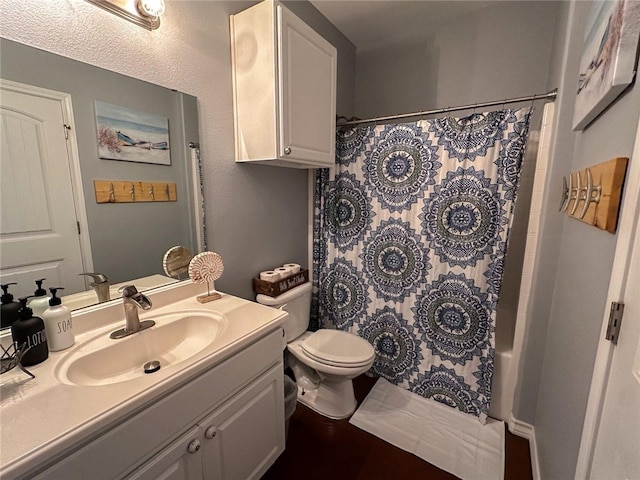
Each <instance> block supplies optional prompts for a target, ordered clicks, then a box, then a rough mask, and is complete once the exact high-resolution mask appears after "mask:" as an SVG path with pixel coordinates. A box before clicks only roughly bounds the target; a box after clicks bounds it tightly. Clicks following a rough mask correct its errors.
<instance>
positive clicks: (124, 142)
mask: <svg viewBox="0 0 640 480" xmlns="http://www.w3.org/2000/svg"><path fill="white" fill-rule="evenodd" d="M95 107H96V124H97V137H98V154H99V156H100V158H102V159H105V160H124V161H128V162H141V163H153V164H155V165H171V155H170V153H171V152H170V150H169V119H168V118H166V117H161V116H160V115H152V114H150V113H144V112H138V111H136V110H133V109H131V108H127V107H121V106H119V105H112V104H110V103H104V102H98V101H96V102H95Z"/></svg>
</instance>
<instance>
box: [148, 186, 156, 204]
mask: <svg viewBox="0 0 640 480" xmlns="http://www.w3.org/2000/svg"><path fill="white" fill-rule="evenodd" d="M149 197H151V201H155V199H156V197H155V195H154V193H153V183H152V184H151V185H149Z"/></svg>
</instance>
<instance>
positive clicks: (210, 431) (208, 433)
mask: <svg viewBox="0 0 640 480" xmlns="http://www.w3.org/2000/svg"><path fill="white" fill-rule="evenodd" d="M217 434H218V429H217V428H216V427H214V426H213V425H211V426H210V427H209V428H207V430H206V431H205V432H204V436H205V438H208V439H209V440H211V439H212V438H213V437H215V436H216V435H217Z"/></svg>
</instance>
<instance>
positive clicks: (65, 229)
mask: <svg viewBox="0 0 640 480" xmlns="http://www.w3.org/2000/svg"><path fill="white" fill-rule="evenodd" d="M13 85H15V84H11V85H10V86H8V84H6V83H2V85H1V87H2V90H1V93H2V95H1V98H0V102H1V105H0V117H1V121H2V129H1V131H0V145H1V148H2V150H1V152H0V164H1V170H0V182H1V188H0V217H1V221H0V277H1V280H2V283H8V282H17V283H18V285H17V286H15V287H14V288H11V289H10V291H11V292H12V293H14V295H15V296H16V297H18V296H23V295H29V294H33V291H34V290H35V288H36V287H35V283H34V280H36V279H39V278H46V279H47V280H46V282H45V287H46V286H49V287H53V286H61V287H64V288H65V292H64V293H65V294H69V293H74V292H79V291H83V290H84V289H85V285H84V278H83V277H79V276H78V273H81V272H83V271H85V270H84V267H83V260H82V252H81V249H80V237H79V234H78V222H77V218H76V211H75V203H74V196H73V186H72V182H71V173H70V167H69V152H68V149H67V139H66V138H65V137H66V135H65V122H64V117H63V109H62V102H61V100H60V99H54V98H47V97H46V96H42V95H38V94H37V93H35V92H34V93H26V91H25V92H22V91H20V89H19V88H14V86H13Z"/></svg>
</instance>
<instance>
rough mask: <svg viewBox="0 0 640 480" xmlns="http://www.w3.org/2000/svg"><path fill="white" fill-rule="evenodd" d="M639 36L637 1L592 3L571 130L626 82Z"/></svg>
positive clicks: (582, 125) (590, 117) (585, 122)
mask: <svg viewBox="0 0 640 480" xmlns="http://www.w3.org/2000/svg"><path fill="white" fill-rule="evenodd" d="M639 36H640V2H638V1H630V0H616V1H607V2H595V3H594V4H593V7H592V11H591V19H590V21H589V23H588V25H587V28H586V31H585V40H584V46H583V50H582V57H581V60H580V74H579V77H578V87H577V92H576V104H575V109H574V116H573V129H574V130H582V129H584V128H585V127H586V126H587V125H589V124H590V123H591V122H592V121H593V120H594V119H595V118H596V117H597V116H598V115H599V114H600V113H602V111H603V110H604V109H605V108H606V107H607V106H608V105H609V104H610V103H611V102H613V101H614V100H615V99H616V98H617V97H618V96H619V95H620V94H621V93H622V92H623V91H624V90H625V89H626V88H627V86H628V85H630V84H631V83H632V82H633V80H634V76H635V68H636V59H637V51H638V38H639Z"/></svg>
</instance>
